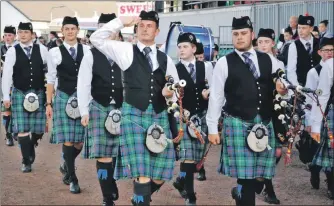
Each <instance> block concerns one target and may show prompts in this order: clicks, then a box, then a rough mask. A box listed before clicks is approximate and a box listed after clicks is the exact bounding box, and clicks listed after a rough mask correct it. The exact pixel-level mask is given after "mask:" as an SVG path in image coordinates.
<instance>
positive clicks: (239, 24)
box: [232, 16, 253, 30]
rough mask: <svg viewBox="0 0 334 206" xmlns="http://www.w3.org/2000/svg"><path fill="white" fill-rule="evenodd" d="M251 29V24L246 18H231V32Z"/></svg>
mask: <svg viewBox="0 0 334 206" xmlns="http://www.w3.org/2000/svg"><path fill="white" fill-rule="evenodd" d="M246 28H249V29H253V24H252V22H251V20H250V18H249V17H248V16H243V17H241V18H235V17H233V21H232V30H238V29H246Z"/></svg>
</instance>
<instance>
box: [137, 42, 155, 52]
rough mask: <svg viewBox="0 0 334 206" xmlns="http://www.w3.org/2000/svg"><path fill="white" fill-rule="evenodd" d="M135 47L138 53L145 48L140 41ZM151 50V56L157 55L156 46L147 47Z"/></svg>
mask: <svg viewBox="0 0 334 206" xmlns="http://www.w3.org/2000/svg"><path fill="white" fill-rule="evenodd" d="M137 47H138V49H139V50H140V52H143V50H144V48H145V47H146V45H145V44H143V43H141V42H140V41H138V42H137ZM149 47H150V48H151V50H152V54H156V53H157V46H156V44H153V45H151V46H149Z"/></svg>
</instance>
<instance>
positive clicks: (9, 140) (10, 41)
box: [0, 26, 16, 146]
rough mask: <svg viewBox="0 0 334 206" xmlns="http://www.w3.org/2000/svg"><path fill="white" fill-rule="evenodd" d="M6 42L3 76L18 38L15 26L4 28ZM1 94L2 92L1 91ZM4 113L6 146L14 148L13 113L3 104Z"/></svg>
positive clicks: (2, 48) (2, 55)
mask: <svg viewBox="0 0 334 206" xmlns="http://www.w3.org/2000/svg"><path fill="white" fill-rule="evenodd" d="M3 32H4V40H5V44H4V45H2V46H1V71H0V73H1V76H2V67H3V63H4V62H5V60H6V53H7V51H8V49H9V48H11V47H13V46H14V45H15V37H16V28H15V27H13V26H6V27H5V28H4V31H3ZM0 92H1V91H0ZM1 111H2V118H3V120H4V121H3V122H4V126H5V130H6V145H7V146H14V141H13V135H12V133H11V132H10V126H9V125H10V122H11V121H10V117H11V112H10V108H5V106H4V105H3V104H2V107H1Z"/></svg>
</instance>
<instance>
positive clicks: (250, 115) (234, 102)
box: [224, 52, 274, 120]
mask: <svg viewBox="0 0 334 206" xmlns="http://www.w3.org/2000/svg"><path fill="white" fill-rule="evenodd" d="M256 54H257V58H258V63H259V67H260V77H259V78H258V79H257V80H256V79H255V78H254V76H253V74H252V72H251V71H250V70H249V68H248V66H247V65H246V64H245V63H244V61H243V60H242V59H241V58H240V57H239V55H238V54H237V53H236V52H232V53H230V54H228V55H227V56H226V60H227V65H228V77H227V80H226V83H225V91H224V92H225V97H226V103H225V106H224V111H226V112H227V113H228V114H230V115H232V116H236V117H239V118H241V119H243V120H253V119H254V118H255V117H256V115H257V114H260V115H261V117H262V120H270V119H271V117H272V111H273V90H274V84H273V79H272V74H271V73H272V62H271V59H270V57H269V55H268V54H264V53H260V52H256Z"/></svg>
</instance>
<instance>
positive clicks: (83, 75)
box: [77, 50, 94, 116]
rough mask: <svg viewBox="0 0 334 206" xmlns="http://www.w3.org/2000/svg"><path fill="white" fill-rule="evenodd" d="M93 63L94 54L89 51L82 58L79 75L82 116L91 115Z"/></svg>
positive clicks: (78, 89) (78, 93) (79, 100)
mask: <svg viewBox="0 0 334 206" xmlns="http://www.w3.org/2000/svg"><path fill="white" fill-rule="evenodd" d="M93 63H94V58H93V54H92V52H91V50H89V51H87V52H86V53H85V55H84V57H83V58H82V61H81V64H80V69H79V74H78V84H77V97H78V105H79V110H80V114H81V116H84V115H89V103H90V101H91V100H92V99H93V98H92V95H91V89H92V79H93Z"/></svg>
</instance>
